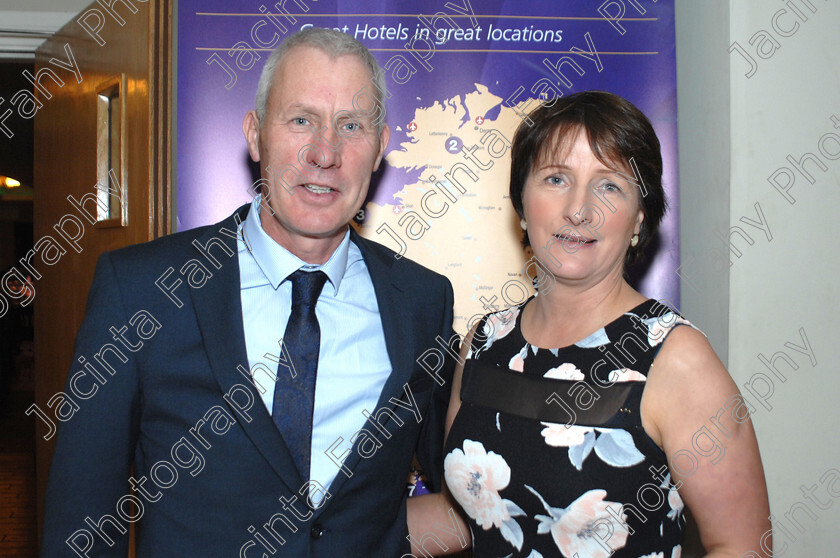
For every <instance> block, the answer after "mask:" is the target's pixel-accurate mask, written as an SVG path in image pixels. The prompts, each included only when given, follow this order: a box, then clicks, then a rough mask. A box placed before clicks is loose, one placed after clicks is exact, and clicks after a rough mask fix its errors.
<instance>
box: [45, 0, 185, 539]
mask: <svg viewBox="0 0 840 558" xmlns="http://www.w3.org/2000/svg"><path fill="white" fill-rule="evenodd" d="M171 11H172V2H171V1H170V0H149V1H148V2H140V1H139V0H135V1H134V2H131V1H130V0H122V1H116V0H114V1H110V0H103V2H99V3H97V2H94V3H92V4H90V6H88V8H86V9H85V10H83V11H82V12H80V14H78V15H77V16H76V18H74V20H72V21H70V22H69V23H68V24H67V25H65V26H64V27H63V28H62V29H61V30H60V31H59V32H58V33H56V34H55V35H54V36H53V37H52V38H50V39H49V40H47V41H46V42H45V43H44V44H43V45H42V46H41V47H40V48H39V49H38V51H37V54H36V66H35V67H36V71H35V75H34V78H35V81H36V82H37V83H36V84H35V85H34V89H35V97H36V98H37V100H36V101H33V102H32V105H31V107H32V110H37V113H36V114H35V116H34V118H35V182H34V190H35V194H34V238H35V246H34V248H33V253H32V258H31V259H30V260H29V261H30V267H31V268H33V270H34V271H35V273H33V278H34V279H35V281H34V285H35V290H36V296H35V406H33V407H30V411H31V416H32V417H33V420H36V422H37V425H36V436H37V442H36V468H37V493H38V506H39V513H38V517H39V520H38V522H39V524H38V533H39V539H40V533H41V527H42V524H41V523H42V521H43V517H42V516H43V514H42V510H43V498H44V490H45V487H46V480H47V474H48V471H49V466H50V460H51V457H52V451H53V447H54V443H55V437H54V435H53V430H52V426H51V425H50V423H52V424H53V425H56V426H58V425H60V424H61V420H62V417H61V415H62V414H64V415H66V413H67V412H69V411H72V405H70V406H67V405H65V406H64V407H63V408H62V407H61V395H60V394H61V392H62V391H63V390H64V384H65V380H66V378H67V374H68V372H69V371H70V368H71V364H72V360H73V341H74V338H75V335H76V331H77V330H78V328H79V325H80V324H81V321H82V317H83V315H84V309H85V302H86V298H87V292H88V289H89V288H90V285H91V282H92V279H93V272H94V268H95V265H96V260H97V258H98V256H99V255H100V254H101V253H102V252H104V251H107V250H113V249H115V248H119V247H122V246H127V245H130V244H135V243H138V242H143V241H147V240H151V239H153V238H156V237H158V236H162V235H164V234H167V233H169V232H170V229H171V223H170V222H171V218H170V208H171V204H170V195H171V190H170V187H171V183H170V176H171V175H170V129H171V127H170V124H171V122H170V83H171V80H170V78H171V76H170V59H171V58H170V57H171V43H170V40H171V21H172V13H171ZM39 105H40V107H39ZM97 184H98V186H97ZM56 394H59V397H58V398H57V397H56ZM57 415H58V416H57Z"/></svg>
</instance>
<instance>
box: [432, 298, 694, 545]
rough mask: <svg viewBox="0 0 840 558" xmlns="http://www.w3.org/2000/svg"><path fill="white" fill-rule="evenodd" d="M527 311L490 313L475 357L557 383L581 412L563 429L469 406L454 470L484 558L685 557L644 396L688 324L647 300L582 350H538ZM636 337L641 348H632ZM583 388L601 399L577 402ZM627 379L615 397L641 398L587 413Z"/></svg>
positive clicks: (451, 480) (455, 447)
mask: <svg viewBox="0 0 840 558" xmlns="http://www.w3.org/2000/svg"><path fill="white" fill-rule="evenodd" d="M526 303H527V302H526ZM523 306H524V305H523ZM521 308H522V307H517V308H512V309H510V310H507V311H505V312H498V313H494V314H490V315H488V316H487V317H486V318H485V320H484V321H483V323H480V324H479V327H478V330H477V331H480V332H483V333H484V335H485V339H484V341H483V342H480V341H477V342H475V343H474V352H473V353H471V356H470V357H468V358H473V359H477V360H479V361H481V362H482V363H483V364H485V365H489V366H495V367H500V368H506V369H509V370H514V371H516V372H518V373H520V374H521V375H522V377H526V376H532V377H537V378H540V379H541V380H542V381H552V382H554V381H556V382H557V385H558V389H557V390H555V391H556V392H557V393H558V394H562V396H564V397H565V399H563V406H564V409H565V408H567V407H566V406H567V405H568V406H569V407H568V408H570V409H574V410H575V411H576V413H577V414H576V415H575V416H574V418H571V419H570V420H571V422H570V424H562V423H555V422H548V421H546V420H538V419H533V418H527V417H526V416H519V415H516V414H510V413H507V412H504V411H502V410H499V409H493V408H489V407H481V406H479V405H477V404H472V403H468V402H462V404H461V409H460V411H459V413H458V415H457V416H456V418H455V421H454V422H453V424H452V427H451V430H450V433H449V438H448V440H447V447H446V457H445V461H444V468H445V477H446V481H447V484H448V486H449V489H450V490H451V492H452V495H453V496H454V498H455V499H456V500H457V501H458V503H459V504H460V505H461V506H462V507H463V509H464V511H465V513H466V515H467V516H468V518H469V522H470V526H471V531H472V534H473V552H474V556H475V558H490V557H492V558H550V557H560V556H562V557H565V558H573V557H574V556H575V555H576V554H577V556H578V558H584V557H597V558H607V557H610V556H612V557H614V558H680V555H681V552H682V547H681V542H682V534H683V530H684V528H685V517H684V515H683V513H684V508H685V505H684V503H683V501H682V498H681V497H680V494H679V492H678V491H677V489H676V487H675V486H674V485H673V484H671V477H670V475H666V476H665V477H664V478H663V477H661V476H652V475H651V473H650V471H651V470H656V471H660V470H661V471H663V472H665V471H667V464H668V463H667V458H666V456H665V455H664V453H662V451H661V450H660V449H659V448H658V447H657V446H656V445H655V444H654V443H653V441H652V440H650V438H649V437H648V436H647V434H646V432H645V431H644V428H643V427H642V424H641V416H640V401H641V394H642V392H643V390H644V387H645V385H646V380H647V374H648V371H649V370H650V366H651V364H652V363H653V359H654V357H655V355H656V352H657V349H658V348H659V347H660V346H661V344H662V343H663V342H664V340H665V339H666V338H667V335H668V334H669V333H670V332H671V331H673V329H674V328H675V327H676V326H678V325H685V324H687V325H690V324H688V322H687V321H686V320H684V319H682V318H681V317H679V315H677V314H675V313H673V312H672V311H671V310H670V309H668V308H666V307H664V306H662V305H658V304H657V303H655V302H654V301H647V302H646V303H644V304H642V305H639V306H638V307H637V308H634V309H633V310H632V311H630V312H627V313H625V314H624V315H623V316H621V317H620V318H618V319H617V320H615V321H614V322H613V323H611V324H608V325H606V326H604V327H603V328H600V329H599V330H597V331H595V332H594V333H592V334H591V335H589V336H587V337H586V338H585V339H583V340H582V341H579V342H578V343H576V344H574V345H570V346H568V347H556V348H540V347H536V346H533V345H531V344H530V343H528V342H527V340H525V339H524V337H523V336H522V332H521ZM692 327H693V326H692ZM628 334H630V335H634V336H636V342H635V343H624V339H625V338H626V337H627V335H628ZM476 337H477V338H478V337H479V336H476ZM619 342H621V345H620V346H617V345H619ZM625 356H627V359H624V357H625ZM606 357H609V358H608V359H607V358H606ZM623 359H624V360H623ZM604 363H608V364H607V365H606V366H604ZM473 381H474V380H473ZM516 381H517V380H516V379H515V378H514V379H513V380H511V382H514V383H515V382H516ZM627 384H631V387H632V389H631V390H629V391H628V390H627V389H626V388H627ZM511 385H512V384H511ZM573 386H574V387H577V388H580V387H581V386H583V387H586V391H587V392H591V393H592V394H594V395H593V396H592V397H590V398H589V399H575V398H574V394H575V393H578V394H579V393H580V390H578V391H571V390H570V388H571V387H573ZM621 386H624V387H623V388H622V389H623V390H624V391H621V392H617V393H622V394H628V393H629V394H631V395H622V396H621V397H627V400H626V401H624V403H623V404H622V403H621V401H620V400H618V403H616V405H617V406H616V407H615V408H614V410H611V411H610V413H614V414H612V415H610V414H609V413H607V414H604V415H603V418H601V419H598V420H597V421H593V422H587V421H586V420H584V419H585V417H586V416H596V415H586V413H584V412H578V410H584V409H588V408H589V407H590V406H592V407H594V408H597V406H598V405H600V404H602V403H603V402H604V401H609V400H611V398H610V397H602V395H606V394H607V393H608V392H607V390H610V389H615V388H617V387H621ZM561 388H562V389H561ZM515 391H516V390H515V389H513V390H512V393H514V392H515ZM633 394H635V395H633ZM612 400H615V397H613V398H612ZM589 402H591V405H590V403H589ZM575 405H577V407H574V406H575ZM610 409H612V407H610ZM597 416H601V415H597ZM582 417H584V418H582ZM663 467H664V468H663ZM642 486H645V487H646V488H645V490H647V491H649V490H659V491H660V497H659V498H658V499H657V498H656V497H655V496H654V495H652V494H650V493H645V495H644V498H645V500H644V502H645V503H644V504H643V503H642V502H641V501H640V499H639V498H640V497H639V491H640V489H641V487H642ZM657 501H658V502H661V505H660V506H659V507H657V508H655V509H650V508H651V506H650V503H651V502H657ZM640 515H641V518H640V517H639V516H640Z"/></svg>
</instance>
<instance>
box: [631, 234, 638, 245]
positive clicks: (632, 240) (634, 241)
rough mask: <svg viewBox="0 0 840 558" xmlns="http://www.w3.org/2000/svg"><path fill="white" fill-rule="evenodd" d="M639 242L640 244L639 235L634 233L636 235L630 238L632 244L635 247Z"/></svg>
mask: <svg viewBox="0 0 840 558" xmlns="http://www.w3.org/2000/svg"><path fill="white" fill-rule="evenodd" d="M637 244H639V235H637V234H634V235H633V236H632V237H631V238H630V246H634V247H635V246H636V245H637Z"/></svg>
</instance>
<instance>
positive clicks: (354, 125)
mask: <svg viewBox="0 0 840 558" xmlns="http://www.w3.org/2000/svg"><path fill="white" fill-rule="evenodd" d="M359 127H360V126H359V123H358V122H346V123H345V124H344V129H345V130H347V131H348V132H355V131H357V130H358V129H359Z"/></svg>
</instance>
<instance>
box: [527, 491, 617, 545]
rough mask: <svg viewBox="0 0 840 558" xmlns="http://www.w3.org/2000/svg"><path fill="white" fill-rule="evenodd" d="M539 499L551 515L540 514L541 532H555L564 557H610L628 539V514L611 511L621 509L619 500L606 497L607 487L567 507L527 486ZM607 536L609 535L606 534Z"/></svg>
mask: <svg viewBox="0 0 840 558" xmlns="http://www.w3.org/2000/svg"><path fill="white" fill-rule="evenodd" d="M525 488H527V489H528V490H530V491H531V492H532V493H533V494H534V495H535V496H536V497H537V498H539V500H540V502H541V503H542V505H543V507H544V508H545V511H546V512H548V515H537V516H536V519H537V520H538V521H539V522H540V523H539V527H537V533H538V534H541V535H542V534H545V533H551V538H552V539H554V544H556V545H557V549H558V550H560V552H562V553H563V556H566V557H568V558H571V557H572V556H574V555H575V554H578V555H580V556H591V557H592V558H607V557H608V556H610V555H612V554H613V553H614V552H615V551H616V550H618V549H619V548H621V547H623V546H624V545H625V543H626V542H627V535H628V534H629V532H628V531H627V529H625V528H623V527H622V523H624V521H625V520H626V519H627V516H626V514H624V513H621V514H619V513H617V512H615V511H613V514H611V513H609V512H608V511H607V508H610V509H612V510H619V509H621V504H619V503H618V502H610V501H607V500H604V498H605V497H606V495H607V492H606V490H589V491H587V492H586V493H584V494H583V495H581V496H580V497H579V498H578V499H577V500H575V501H574V502H572V503H571V504H569V505H568V506H567V507H566V508H553V507H551V506H549V505H548V504H547V503H546V501H545V500H544V499H543V497H542V496H540V494H539V492H537V491H536V490H534V489H533V488H531V487H530V486H526V487H525ZM602 533H603V535H605V536H602Z"/></svg>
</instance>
